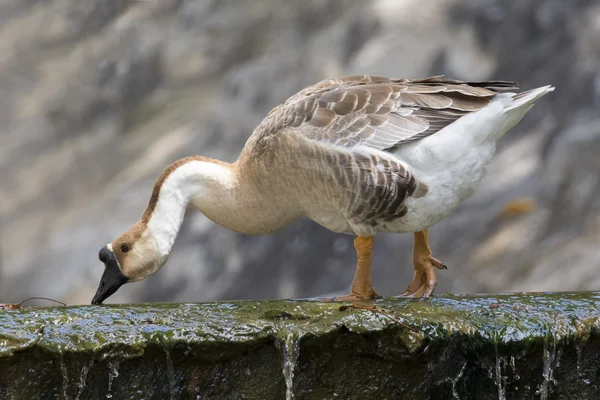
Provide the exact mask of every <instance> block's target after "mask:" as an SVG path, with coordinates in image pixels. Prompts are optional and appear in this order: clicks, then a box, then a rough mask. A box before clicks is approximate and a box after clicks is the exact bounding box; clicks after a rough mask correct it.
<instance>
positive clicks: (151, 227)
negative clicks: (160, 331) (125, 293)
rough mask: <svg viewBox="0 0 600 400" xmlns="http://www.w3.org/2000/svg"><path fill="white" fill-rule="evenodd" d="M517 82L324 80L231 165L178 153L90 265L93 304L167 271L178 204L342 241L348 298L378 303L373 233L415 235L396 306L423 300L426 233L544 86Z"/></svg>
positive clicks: (262, 129) (218, 217) (427, 269)
mask: <svg viewBox="0 0 600 400" xmlns="http://www.w3.org/2000/svg"><path fill="white" fill-rule="evenodd" d="M514 90H518V85H517V84H516V82H510V81H481V82H479V81H478V82H465V81H460V80H451V79H446V78H445V77H444V76H443V75H440V76H433V77H429V78H426V79H415V80H409V79H395V78H388V77H381V76H370V75H364V76H345V77H340V78H335V79H327V80H323V81H321V82H319V83H316V84H315V85H313V86H309V87H306V88H305V89H303V90H301V91H299V92H298V93H296V94H294V95H293V96H291V97H290V98H288V99H287V100H286V101H285V102H284V103H282V104H280V105H278V106H276V107H275V108H273V109H272V110H271V111H270V112H269V113H268V114H267V115H266V117H265V118H264V119H263V120H262V122H261V123H260V124H259V125H258V126H257V127H256V129H255V130H254V132H253V133H252V134H251V135H250V136H249V138H248V139H247V141H246V143H245V145H244V147H243V149H242V150H241V152H240V153H239V156H238V158H237V160H236V161H235V162H233V163H226V162H223V161H219V160H215V159H210V158H207V157H203V156H190V157H185V158H182V159H179V160H177V161H175V162H173V163H172V164H171V165H169V166H168V167H167V168H166V169H165V170H164V172H163V173H162V174H161V175H160V176H159V177H158V179H157V181H156V183H155V185H154V188H153V190H152V195H151V196H150V200H149V202H148V206H147V208H146V210H145V211H144V213H143V215H142V216H141V218H140V220H139V221H138V222H137V223H136V224H135V225H133V226H132V227H131V228H130V229H129V230H127V231H126V232H124V233H123V234H122V235H121V236H119V237H118V238H117V239H116V240H114V241H113V242H111V243H108V244H106V245H105V246H103V247H102V248H101V250H100V251H99V254H98V257H99V259H100V261H101V262H102V263H104V272H103V274H102V277H101V280H100V283H99V286H98V289H97V292H96V294H95V296H94V297H93V299H92V304H101V303H102V302H103V301H104V300H105V299H107V298H108V297H109V296H111V295H112V294H113V293H115V292H116V291H117V290H118V289H119V288H120V287H121V286H122V285H123V284H125V283H130V282H136V281H140V280H143V279H145V278H146V277H148V276H149V275H151V274H153V273H155V272H156V271H158V270H159V269H160V268H161V267H162V266H163V265H164V264H165V262H166V261H167V258H168V257H169V254H170V252H171V249H172V246H173V243H174V242H175V240H176V238H177V235H178V233H179V229H180V227H181V224H182V221H183V219H184V216H185V212H186V209H187V208H188V207H190V206H191V207H194V208H196V209H198V210H199V211H200V212H201V213H203V214H204V216H206V217H207V218H209V219H210V220H212V221H213V222H214V223H216V224H219V225H221V226H223V227H225V228H228V229H230V230H232V231H235V232H239V233H242V234H247V235H269V234H273V233H275V232H276V231H278V230H280V229H282V228H283V227H285V226H287V225H289V224H291V223H293V222H294V221H296V220H298V219H300V218H309V219H311V220H312V221H314V222H316V223H318V224H320V225H322V226H323V227H325V228H327V229H329V230H331V231H334V232H337V233H340V234H349V235H353V236H354V237H355V238H354V247H355V250H356V255H357V264H356V270H355V273H354V278H353V281H352V286H351V293H350V294H349V295H347V296H340V297H335V298H330V299H329V300H333V301H358V300H366V299H371V298H376V297H380V296H379V294H378V292H377V291H376V290H375V289H374V288H373V284H372V273H371V264H372V255H373V244H374V237H375V235H376V234H377V233H378V232H390V233H410V232H412V233H413V235H414V247H413V257H412V262H413V268H414V277H413V280H412V282H411V283H410V284H409V285H408V287H407V288H406V290H405V291H404V292H402V293H401V294H400V295H401V296H407V297H429V296H431V294H432V293H433V292H434V289H435V286H436V283H437V278H436V274H435V269H439V270H442V269H446V266H445V265H444V264H443V263H442V262H440V261H439V260H438V259H436V258H434V257H433V254H432V251H431V248H430V245H429V237H428V228H430V227H431V226H433V225H435V224H436V223H438V222H440V221H441V220H442V219H444V218H445V217H446V216H448V215H449V214H450V213H451V212H452V211H453V210H454V209H456V207H457V206H458V205H459V204H461V203H462V202H464V201H465V200H466V199H468V198H469V197H470V196H471V194H472V193H473V192H474V190H475V189H476V188H477V186H478V184H479V182H480V181H481V179H482V178H483V176H484V174H485V172H486V168H487V166H488V164H489V163H490V161H491V160H492V157H493V155H494V152H495V149H496V142H497V141H498V140H499V139H500V138H501V137H503V135H504V134H505V133H506V132H507V131H509V130H510V129H511V128H513V127H514V126H515V125H516V124H517V123H518V122H519V121H520V120H521V119H522V118H523V117H524V116H525V114H526V113H527V112H528V111H529V110H530V109H531V108H532V107H533V105H534V102H535V101H536V100H538V99H539V98H541V97H542V96H544V95H546V94H547V93H549V92H551V91H553V90H554V87H552V86H550V85H548V86H543V87H538V88H536V89H532V90H528V91H523V92H519V93H517V92H514Z"/></svg>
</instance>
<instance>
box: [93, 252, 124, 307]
mask: <svg viewBox="0 0 600 400" xmlns="http://www.w3.org/2000/svg"><path fill="white" fill-rule="evenodd" d="M98 258H99V259H100V261H102V262H103V263H104V266H105V268H104V273H103V274H102V279H101V280H100V285H98V290H97V291H96V295H95V296H94V298H93V299H92V304H102V302H103V301H104V300H106V299H107V298H108V297H110V296H111V295H112V294H113V293H115V292H116V291H117V290H119V288H120V287H121V286H123V284H125V283H127V281H128V280H129V278H127V277H126V276H125V275H123V273H122V272H121V269H120V268H119V263H118V262H117V259H116V257H115V253H113V252H112V251H110V250H109V249H108V247H106V246H104V247H103V248H102V249H100V253H98Z"/></svg>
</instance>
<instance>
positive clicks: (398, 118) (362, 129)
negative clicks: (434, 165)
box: [254, 76, 517, 150]
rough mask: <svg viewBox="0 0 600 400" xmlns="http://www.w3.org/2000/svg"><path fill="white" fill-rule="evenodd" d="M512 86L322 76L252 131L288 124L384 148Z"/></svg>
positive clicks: (318, 135) (324, 138) (273, 130)
mask: <svg viewBox="0 0 600 400" xmlns="http://www.w3.org/2000/svg"><path fill="white" fill-rule="evenodd" d="M515 88H517V85H516V83H514V82H506V81H488V82H462V81H456V80H449V79H443V77H441V76H435V77H430V78H427V79H421V80H412V81H411V80H407V79H391V78H385V77H379V76H348V77H342V78H338V79H331V80H325V81H322V82H319V83H317V84H315V85H313V86H310V87H308V88H306V89H304V90H302V91H300V92H299V93H297V94H296V95H294V96H292V97H290V98H289V99H288V100H287V101H286V102H285V103H283V104H282V105H280V106H278V107H276V108H274V109H273V110H272V111H271V112H270V113H269V115H268V116H267V117H266V118H265V120H264V121H263V122H262V123H261V125H259V127H258V128H257V129H256V131H255V132H254V135H256V136H257V137H256V139H257V142H263V140H261V139H264V138H267V137H269V136H272V135H278V134H282V133H283V134H285V133H284V132H285V130H286V128H292V129H294V131H295V132H297V133H300V134H302V135H304V136H305V137H306V138H307V139H310V140H316V141H320V142H326V143H330V144H333V145H341V146H345V147H348V148H353V147H356V146H358V145H360V146H367V147H372V148H374V149H377V150H385V149H389V148H391V147H395V146H399V145H402V144H403V143H408V142H413V141H415V140H419V139H422V138H424V137H427V136H429V135H432V134H434V133H436V132H438V131H439V130H440V129H442V128H444V127H445V126H447V125H449V124H451V123H452V122H454V121H455V120H457V119H458V118H460V117H461V116H463V115H465V114H468V113H470V112H473V111H477V110H479V109H481V108H483V107H485V106H486V105H487V104H488V102H489V100H490V99H491V98H493V97H494V96H495V95H496V94H497V93H498V92H499V91H501V90H509V89H515ZM266 142H269V141H268V140H267V141H266ZM263 144H266V143H263ZM257 146H258V147H260V144H259V143H257Z"/></svg>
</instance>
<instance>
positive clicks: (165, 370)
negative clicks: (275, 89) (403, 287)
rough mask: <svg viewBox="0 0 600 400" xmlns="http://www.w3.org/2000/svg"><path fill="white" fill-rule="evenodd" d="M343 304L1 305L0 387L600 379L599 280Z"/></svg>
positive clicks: (388, 392) (500, 394)
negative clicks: (560, 288) (552, 288)
mask: <svg viewBox="0 0 600 400" xmlns="http://www.w3.org/2000/svg"><path fill="white" fill-rule="evenodd" d="M344 304H345V303H344ZM340 306H342V304H341V303H321V302H316V301H310V300H294V301H283V300H281V301H276V300H273V301H239V302H218V303H201V304H144V305H108V306H74V307H44V308H24V309H21V310H5V311H0V371H2V373H1V374H0V398H1V399H33V398H44V399H65V400H66V399H82V400H83V399H106V398H110V399H297V400H298V399H335V398H339V399H366V398H369V399H370V398H373V399H375V398H376V399H521V398H523V399H558V398H594V397H595V394H596V393H598V391H600V376H599V375H598V373H597V371H598V370H600V336H599V332H600V330H599V328H600V322H599V318H600V292H586V293H529V294H514V295H513V294H510V295H496V296H457V295H444V296H439V297H434V298H432V299H427V300H411V299H398V298H385V299H381V300H378V301H374V302H365V303H363V304H362V306H365V307H366V308H353V307H348V308H345V307H342V310H340ZM372 306H374V308H372V309H369V307H372Z"/></svg>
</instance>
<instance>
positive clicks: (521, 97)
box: [504, 85, 554, 111]
mask: <svg viewBox="0 0 600 400" xmlns="http://www.w3.org/2000/svg"><path fill="white" fill-rule="evenodd" d="M553 90H554V87H553V86H550V85H546V86H542V87H539V88H536V89H531V90H528V91H526V92H522V93H518V94H516V95H515V96H514V97H513V102H512V103H511V104H510V105H509V106H507V107H506V108H505V109H504V110H505V111H510V110H514V109H515V108H521V107H523V106H525V105H527V106H529V107H527V111H529V110H530V109H531V107H533V103H534V102H535V101H536V100H537V99H539V98H540V97H542V96H544V95H546V94H547V93H550V92H552V91H553Z"/></svg>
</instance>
